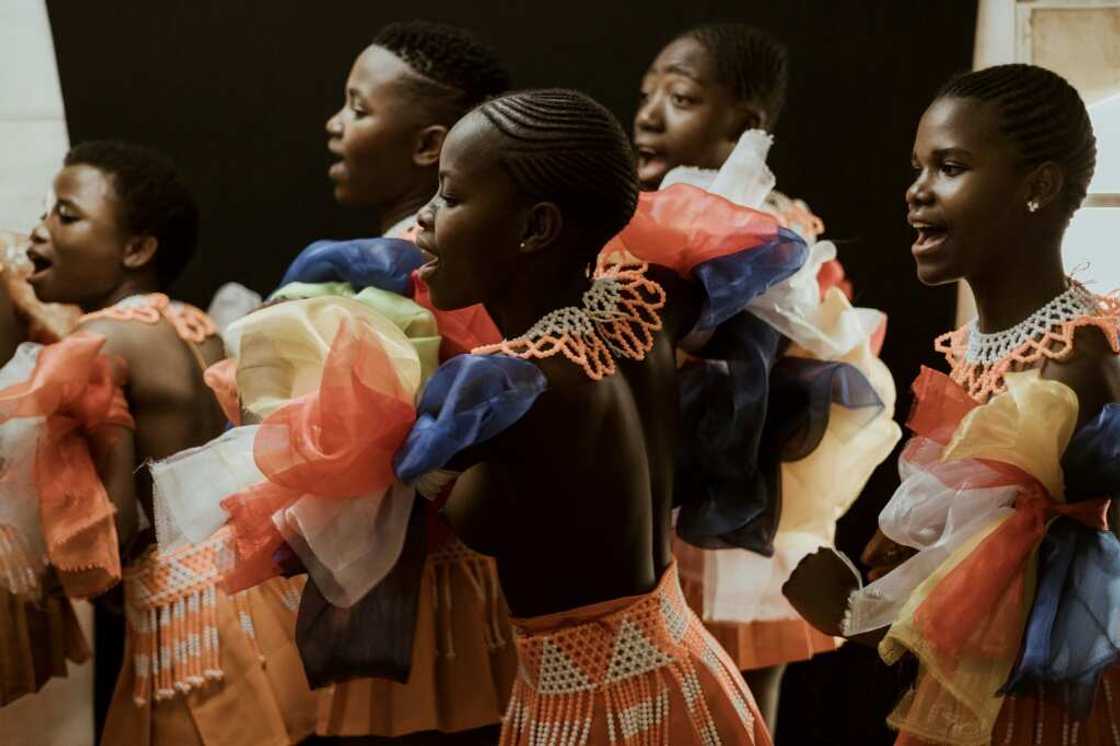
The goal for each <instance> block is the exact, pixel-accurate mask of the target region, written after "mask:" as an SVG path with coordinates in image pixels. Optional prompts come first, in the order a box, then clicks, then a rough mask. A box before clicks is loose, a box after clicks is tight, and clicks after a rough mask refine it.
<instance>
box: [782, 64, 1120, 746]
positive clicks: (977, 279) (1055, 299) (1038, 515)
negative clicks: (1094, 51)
mask: <svg viewBox="0 0 1120 746" xmlns="http://www.w3.org/2000/svg"><path fill="white" fill-rule="evenodd" d="M1095 157H1096V149H1095V140H1094V137H1093V132H1092V127H1091V125H1090V123H1089V118H1088V115H1087V114H1086V111H1085V106H1084V104H1083V103H1082V101H1081V98H1080V97H1079V96H1078V94H1077V92H1076V91H1075V90H1074V89H1073V88H1072V86H1070V85H1069V83H1067V82H1066V81H1065V80H1063V79H1062V78H1061V77H1059V76H1058V75H1055V74H1054V73H1052V72H1050V71H1048V70H1045V69H1042V68H1038V67H1033V66H1029V65H1003V66H998V67H993V68H988V69H986V70H981V71H978V72H974V73H969V74H967V75H963V76H961V77H959V78H956V79H954V80H952V81H950V82H949V83H948V84H947V85H946V86H945V87H944V88H943V89H942V91H941V92H940V93H939V94H938V96H937V97H936V98H935V100H934V101H933V103H932V104H931V105H930V107H929V108H928V109H927V110H926V112H925V114H924V115H923V116H922V119H921V122H920V123H919V125H918V131H917V135H916V137H915V140H914V154H913V159H914V167H915V170H916V172H917V174H916V177H915V180H914V183H913V184H912V185H911V186H910V188H909V190H907V193H906V202H907V205H908V207H909V222H910V224H911V225H912V226H914V228H915V230H916V231H917V233H918V237H917V240H916V241H915V242H914V245H913V247H912V251H913V254H914V259H915V261H916V263H917V268H918V277H919V279H920V280H921V281H922V282H924V283H927V284H941V283H947V282H951V281H955V280H961V279H963V280H967V281H968V283H969V285H970V286H971V287H972V289H973V291H974V293H975V295H976V299H977V309H978V317H977V319H976V320H975V321H973V322H972V323H970V324H968V325H967V326H965V327H962V328H961V329H958V330H957V331H955V332H951V333H949V334H946V335H944V336H942V337H940V338H938V339H937V340H936V342H935V346H936V348H937V349H938V350H939V351H940V352H942V353H944V354H945V356H946V359H947V362H948V366H949V375H948V376H946V375H944V374H942V373H938V372H934V371H932V370H928V369H925V370H923V371H922V373H921V375H920V376H919V377H918V380H917V381H916V383H915V392H916V395H917V404H916V406H915V408H914V410H913V412H912V414H911V417H910V421H909V423H908V425H909V427H910V429H911V430H912V431H913V438H912V439H911V440H910V441H909V443H908V444H907V447H906V449H905V451H904V452H903V455H902V460H901V462H900V470H901V472H902V476H903V483H902V486H901V487H900V489H899V491H898V492H897V493H896V494H895V496H894V497H893V498H892V500H891V502H890V503H889V504H888V505H887V507H886V509H885V510H884V511H883V513H882V514H881V515H880V519H879V522H880V527H881V531H882V534H883V535H885V536H884V538H883V539H881V540H880V541H879V542H877V546H875V547H873V551H871V552H870V554H871V555H872V556H871V559H872V561H873V563H874V564H876V565H877V566H878V567H876V568H875V570H874V571H873V577H878V578H879V579H878V580H876V581H875V582H873V583H871V584H870V585H869V586H868V587H867V588H864V589H862V590H855V589H853V588H852V582H851V577H850V576H849V578H848V580H847V581H846V582H844V581H842V582H838V583H836V584H835V585H834V586H833V592H832V593H823V594H822V593H821V589H822V588H823V587H824V586H822V585H821V584H819V583H815V584H814V585H813V588H814V589H815V590H814V591H813V592H809V591H808V589H807V586H808V583H809V582H810V579H811V578H812V577H813V576H814V575H816V574H817V573H821V574H823V575H824V576H825V577H828V576H832V577H843V575H844V573H843V572H842V571H840V570H839V568H838V567H837V563H836V561H835V560H834V559H832V558H830V557H828V556H825V555H818V556H813V557H810V558H809V559H807V560H806V562H805V563H804V564H803V565H802V566H801V567H799V568H798V570H797V572H796V573H795V576H794V578H793V579H791V581H790V588H789V595H790V597H791V598H796V599H798V607H799V608H801V609H802V610H803V611H804V613H805V614H806V617H807V618H809V619H811V620H814V623H816V624H818V626H819V627H820V628H821V629H826V630H832V631H843V632H844V633H845V634H847V635H849V636H861V637H866V638H869V639H872V640H875V639H878V638H882V642H880V643H879V650H880V652H881V654H882V655H883V657H884V659H885V660H887V661H888V662H893V661H895V660H897V659H899V658H900V657H901V656H903V655H904V654H906V653H912V654H914V655H915V656H916V657H917V659H918V661H919V674H918V678H917V681H916V683H915V687H914V689H913V690H912V691H911V692H910V693H908V694H907V695H906V696H905V697H904V698H903V700H902V701H901V702H900V704H899V705H898V707H897V709H896V710H895V712H894V713H892V715H891V718H890V723H891V724H892V725H893V726H894V727H896V728H898V729H899V730H900V731H901V733H900V735H899V743H944V744H949V743H952V744H981V743H989V742H990V743H1007V744H1013V743H1023V744H1026V743H1045V744H1059V743H1062V744H1066V743H1079V744H1105V743H1114V741H1115V738H1116V733H1117V729H1118V727H1120V713H1118V712H1117V711H1116V710H1115V703H1114V701H1113V700H1114V693H1115V691H1116V689H1117V684H1118V679H1117V674H1116V669H1115V667H1114V666H1115V663H1116V662H1117V650H1118V649H1120V648H1118V646H1117V642H1118V641H1120V640H1118V638H1117V633H1116V629H1115V625H1114V620H1115V619H1116V618H1117V615H1118V613H1120V594H1118V590H1120V588H1118V586H1117V578H1118V577H1120V543H1118V542H1117V540H1116V538H1115V537H1114V536H1113V534H1112V533H1111V532H1109V531H1108V525H1107V520H1106V513H1107V508H1108V502H1109V499H1110V498H1111V497H1113V496H1114V495H1115V494H1116V493H1117V492H1118V491H1120V472H1118V471H1117V463H1118V462H1117V459H1116V452H1117V444H1118V443H1120V440H1118V435H1120V431H1118V427H1120V419H1118V416H1120V407H1118V406H1117V401H1118V399H1120V360H1118V359H1117V357H1116V355H1117V352H1120V339H1118V335H1120V304H1118V303H1117V301H1116V300H1115V299H1114V298H1112V297H1108V296H1099V295H1094V294H1092V293H1091V292H1089V291H1088V290H1087V289H1086V288H1085V286H1084V285H1083V284H1082V283H1081V282H1079V281H1077V280H1075V279H1073V278H1071V277H1069V276H1067V275H1066V272H1065V270H1064V269H1063V267H1062V257H1061V248H1062V238H1063V235H1064V233H1065V230H1066V226H1067V225H1068V224H1069V220H1070V217H1071V215H1072V214H1073V213H1074V211H1075V210H1076V209H1077V208H1078V207H1079V206H1080V204H1081V201H1082V199H1083V198H1084V196H1085V190H1086V187H1087V185H1088V183H1089V180H1090V178H1091V177H1092V174H1093V168H1094V163H1095ZM907 557H909V559H905V558H907ZM904 559H905V561H903V560H904ZM803 581H804V582H803ZM852 591H854V592H852ZM849 592H851V595H850V598H848V593H849Z"/></svg>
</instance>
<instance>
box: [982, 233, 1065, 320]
mask: <svg viewBox="0 0 1120 746" xmlns="http://www.w3.org/2000/svg"><path fill="white" fill-rule="evenodd" d="M1036 256H1043V257H1045V259H1043V260H1041V261H1039V262H1036V263H1034V266H1032V267H1031V268H1030V269H1029V270H1028V271H1025V272H1016V273H1015V274H1016V275H1017V276H1018V277H1020V278H1023V279H1021V280H1018V281H1016V280H1014V279H1012V278H1011V277H1009V275H1008V273H1006V272H1003V273H1000V272H998V271H997V272H995V273H993V274H991V275H987V276H983V277H969V278H968V284H969V286H970V287H971V288H972V292H973V293H974V294H975V296H976V312H977V319H976V324H977V328H979V330H980V331H981V332H983V333H985V334H989V333H992V332H999V331H1003V330H1005V329H1010V328H1011V327H1013V326H1015V325H1016V324H1018V323H1019V322H1020V321H1022V320H1023V319H1025V318H1027V317H1028V316H1030V315H1031V314H1032V313H1034V312H1035V311H1037V310H1038V309H1040V308H1042V307H1043V306H1044V305H1046V304H1047V303H1049V302H1050V301H1051V300H1052V299H1053V298H1055V297H1057V296H1059V295H1061V294H1062V293H1064V292H1065V291H1066V273H1065V270H1064V269H1063V268H1062V259H1061V253H1060V251H1059V250H1054V251H1047V252H1039V253H1038V254H1036ZM1009 280H1010V281H1009Z"/></svg>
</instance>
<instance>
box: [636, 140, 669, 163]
mask: <svg viewBox="0 0 1120 746" xmlns="http://www.w3.org/2000/svg"><path fill="white" fill-rule="evenodd" d="M637 152H638V168H648V167H650V166H654V165H663V164H664V162H665V159H664V158H663V157H662V156H661V152H660V151H658V150H654V149H653V148H651V147H647V146H644V145H639V146H638V148H637Z"/></svg>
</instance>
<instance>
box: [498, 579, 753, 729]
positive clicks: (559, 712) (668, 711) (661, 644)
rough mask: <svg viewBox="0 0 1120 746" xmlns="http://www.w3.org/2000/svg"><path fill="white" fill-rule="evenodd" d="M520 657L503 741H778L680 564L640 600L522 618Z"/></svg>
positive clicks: (516, 623) (516, 626)
mask: <svg viewBox="0 0 1120 746" xmlns="http://www.w3.org/2000/svg"><path fill="white" fill-rule="evenodd" d="M513 624H514V629H515V631H516V635H517V637H516V639H517V650H518V657H519V659H520V661H521V665H520V668H519V670H518V676H517V681H516V683H515V684H514V688H513V696H512V700H511V702H510V706H509V712H508V713H507V714H506V719H505V721H504V722H503V723H502V738H501V743H502V746H514V745H515V744H516V745H518V746H521V745H523V744H524V745H527V744H536V743H556V742H559V741H560V740H561V738H563V737H564V736H563V734H573V733H574V734H582V736H583V738H582V740H578V742H579V743H585V744H591V745H592V746H598V745H599V744H608V743H612V744H613V743H621V744H633V745H634V746H637V745H638V744H650V743H671V744H674V746H677V745H680V746H685V745H686V744H708V743H722V744H743V745H753V744H770V743H771V741H770V735H769V733H768V732H767V731H766V725H765V723H764V722H763V720H762V716H761V715H759V713H758V708H757V706H756V705H755V702H754V697H753V696H751V693H750V690H749V689H748V688H747V685H746V683H745V682H744V681H743V679H742V677H741V676H740V674H739V671H738V669H736V668H735V664H734V663H732V661H731V660H730V659H729V658H728V657H727V654H726V653H724V652H723V651H722V650H721V649H720V648H719V645H717V644H716V642H715V640H713V639H712V637H711V636H710V635H709V634H708V633H707V632H706V631H705V630H704V627H703V625H702V624H701V623H700V620H699V619H698V618H697V617H696V615H695V614H693V613H692V611H691V610H690V609H689V608H688V605H687V604H686V603H685V601H684V596H683V595H682V593H681V589H680V584H679V583H678V582H677V570H676V565H675V564H671V565H670V566H669V567H668V568H666V570H665V572H664V573H663V575H662V578H661V580H660V582H659V583H658V584H657V587H656V588H654V589H653V590H652V591H651V592H649V593H647V594H643V595H639V596H631V597H628V598H620V599H615V600H612V601H607V602H604V603H598V604H592V605H590V606H585V607H582V608H579V609H572V610H569V611H564V612H560V613H557V614H551V615H548V616H544V617H536V618H533V619H520V620H518V619H515V620H513Z"/></svg>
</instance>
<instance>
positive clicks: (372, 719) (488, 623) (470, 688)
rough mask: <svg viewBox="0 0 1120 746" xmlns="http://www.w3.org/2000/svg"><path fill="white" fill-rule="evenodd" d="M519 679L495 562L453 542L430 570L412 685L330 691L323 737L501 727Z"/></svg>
mask: <svg viewBox="0 0 1120 746" xmlns="http://www.w3.org/2000/svg"><path fill="white" fill-rule="evenodd" d="M516 673H517V651H516V649H515V647H514V645H513V633H512V630H511V629H510V624H509V618H508V614H507V612H506V608H505V601H504V600H503V599H502V595H501V589H500V587H499V585H498V573H497V568H496V567H495V565H494V560H492V559H490V558H489V557H484V556H482V555H480V554H477V553H475V552H472V551H471V550H469V549H467V548H466V547H465V546H463V544H462V543H461V542H459V541H458V540H457V539H452V540H451V541H449V542H446V543H444V544H442V545H441V546H440V547H439V548H438V549H436V550H434V551H432V552H430V553H429V555H428V558H427V560H426V562H425V565H424V574H423V575H422V576H421V581H420V603H419V607H418V610H417V617H416V641H415V643H414V644H413V646H412V673H411V674H410V676H409V679H408V682H407V683H405V684H398V683H396V682H394V681H388V680H386V679H356V680H354V681H348V682H345V683H343V684H336V685H334V686H332V687H329V688H327V689H324V690H322V692H321V695H320V709H319V727H318V731H317V732H318V733H319V734H320V735H325V736H370V735H372V736H381V737H385V738H394V737H399V736H404V735H407V734H409V733H415V732H418V731H441V732H444V733H457V732H460V731H465V730H471V729H474V728H480V727H483V726H487V725H493V724H496V723H498V722H500V721H501V719H502V714H503V713H504V712H505V710H506V706H507V705H508V704H509V695H510V690H511V689H512V687H513V680H514V677H515V676H516Z"/></svg>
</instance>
